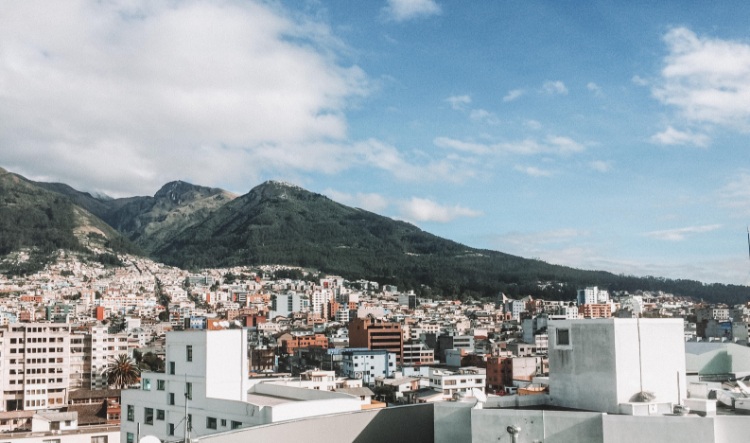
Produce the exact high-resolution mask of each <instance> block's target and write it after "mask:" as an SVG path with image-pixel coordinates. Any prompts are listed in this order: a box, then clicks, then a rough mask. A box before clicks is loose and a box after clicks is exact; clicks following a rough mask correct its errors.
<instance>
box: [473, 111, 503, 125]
mask: <svg viewBox="0 0 750 443" xmlns="http://www.w3.org/2000/svg"><path fill="white" fill-rule="evenodd" d="M469 118H470V119H472V120H474V121H481V122H485V123H487V124H490V125H497V124H499V123H500V119H499V118H498V117H497V115H495V114H494V113H493V112H490V111H487V110H486V109H472V110H471V112H469Z"/></svg>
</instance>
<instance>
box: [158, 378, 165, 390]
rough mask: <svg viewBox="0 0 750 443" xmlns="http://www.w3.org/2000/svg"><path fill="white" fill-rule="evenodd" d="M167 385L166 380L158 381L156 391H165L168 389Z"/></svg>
mask: <svg viewBox="0 0 750 443" xmlns="http://www.w3.org/2000/svg"><path fill="white" fill-rule="evenodd" d="M166 386H167V383H166V382H165V381H164V380H156V390H157V391H163V390H164V389H166Z"/></svg>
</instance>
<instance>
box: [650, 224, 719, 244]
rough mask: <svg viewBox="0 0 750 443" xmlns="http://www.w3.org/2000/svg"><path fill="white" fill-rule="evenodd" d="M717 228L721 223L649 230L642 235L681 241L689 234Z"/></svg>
mask: <svg viewBox="0 0 750 443" xmlns="http://www.w3.org/2000/svg"><path fill="white" fill-rule="evenodd" d="M719 228H721V225H703V226H688V227H685V228H677V229H667V230H663V231H651V232H647V233H645V234H644V235H645V236H646V237H650V238H653V239H656V240H665V241H682V240H685V238H687V237H689V236H692V235H695V234H702V233H704V232H711V231H715V230H717V229H719Z"/></svg>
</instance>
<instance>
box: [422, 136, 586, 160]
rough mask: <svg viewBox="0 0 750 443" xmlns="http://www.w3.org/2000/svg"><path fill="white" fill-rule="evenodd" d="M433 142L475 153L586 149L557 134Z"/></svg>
mask: <svg viewBox="0 0 750 443" xmlns="http://www.w3.org/2000/svg"><path fill="white" fill-rule="evenodd" d="M433 143H435V145H436V146H439V147H441V148H451V149H456V150H458V151H465V152H472V153H474V154H493V153H494V154H517V155H537V154H554V155H560V156H566V155H570V154H575V153H579V152H583V151H584V150H585V149H586V147H585V146H584V145H582V144H581V143H578V142H576V141H575V140H573V139H571V138H569V137H563V136H556V135H549V136H547V138H546V139H545V140H543V141H539V140H536V139H533V138H528V139H525V140H521V141H514V142H503V143H494V144H486V143H476V142H465V141H461V140H456V139H452V138H448V137H438V138H436V139H435V140H434V141H433Z"/></svg>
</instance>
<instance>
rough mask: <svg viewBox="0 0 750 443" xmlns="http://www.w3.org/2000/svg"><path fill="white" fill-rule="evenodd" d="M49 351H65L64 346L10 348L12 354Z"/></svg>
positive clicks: (44, 352)
mask: <svg viewBox="0 0 750 443" xmlns="http://www.w3.org/2000/svg"><path fill="white" fill-rule="evenodd" d="M48 352H63V348H18V349H16V348H10V353H11V354H23V353H26V354H46V353H48Z"/></svg>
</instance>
